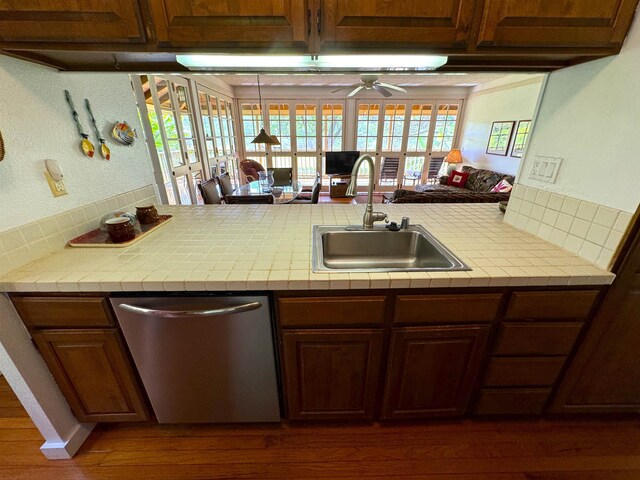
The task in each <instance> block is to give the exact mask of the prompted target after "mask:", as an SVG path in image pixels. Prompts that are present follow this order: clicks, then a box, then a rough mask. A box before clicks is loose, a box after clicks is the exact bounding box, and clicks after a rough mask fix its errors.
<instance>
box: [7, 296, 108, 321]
mask: <svg viewBox="0 0 640 480" xmlns="http://www.w3.org/2000/svg"><path fill="white" fill-rule="evenodd" d="M12 301H13V305H14V307H16V310H17V311H18V313H19V314H20V318H22V321H23V322H24V324H25V325H26V326H28V327H30V328H60V327H77V328H79V327H113V326H115V321H114V319H113V316H112V314H111V309H110V307H109V305H108V302H107V298H106V297H104V296H102V295H97V296H94V295H86V296H68V297H67V296H64V297H63V296H61V297H47V296H27V297H20V296H14V297H12Z"/></svg>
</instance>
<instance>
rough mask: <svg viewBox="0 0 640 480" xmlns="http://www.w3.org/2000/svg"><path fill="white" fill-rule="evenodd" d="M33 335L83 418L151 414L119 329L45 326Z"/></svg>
mask: <svg viewBox="0 0 640 480" xmlns="http://www.w3.org/2000/svg"><path fill="white" fill-rule="evenodd" d="M32 336H33V339H34V341H35V343H36V345H37V346H38V348H39V349H40V353H41V354H42V357H43V358H44V360H45V362H46V363H47V365H48V366H49V369H50V370H51V373H52V374H53V377H54V378H55V379H56V381H57V382H58V385H59V386H60V389H61V390H62V393H63V394H64V396H65V397H66V398H67V400H68V402H69V405H70V406H71V409H72V410H73V413H74V414H75V415H76V417H77V418H78V420H80V421H81V422H120V421H135V420H147V419H148V418H149V415H148V413H147V409H146V407H145V404H144V401H143V400H142V395H141V393H140V390H139V389H138V387H137V383H136V380H135V376H134V373H133V370H132V368H131V366H130V365H129V362H128V360H127V356H126V352H125V349H124V344H123V341H122V339H121V338H120V334H119V332H118V331H117V330H115V329H109V330H107V329H99V330H98V329H96V330H89V329H83V330H43V331H38V332H34V333H33V334H32Z"/></svg>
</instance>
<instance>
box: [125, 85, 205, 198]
mask: <svg viewBox="0 0 640 480" xmlns="http://www.w3.org/2000/svg"><path fill="white" fill-rule="evenodd" d="M136 91H137V93H138V98H139V100H140V97H142V98H143V99H144V101H143V102H141V101H139V102H138V105H139V106H142V105H144V107H145V108H144V109H143V108H141V112H142V113H144V110H145V109H146V113H147V118H148V120H149V123H148V124H147V125H146V128H148V129H150V130H151V137H152V138H153V143H154V144H155V152H156V154H157V157H156V158H157V163H158V164H159V167H160V170H161V172H162V182H163V186H164V189H165V191H166V197H167V201H168V203H169V204H174V205H175V204H179V205H193V204H196V203H203V201H202V198H201V196H200V193H199V192H198V189H197V184H198V183H200V182H201V181H202V180H203V178H204V169H203V163H202V153H201V150H200V147H199V145H198V140H197V133H196V132H197V127H196V119H195V116H194V111H193V104H194V102H193V99H192V98H191V95H192V94H193V92H192V89H191V88H190V86H189V82H188V80H187V79H184V78H182V77H178V76H171V77H164V76H155V75H154V76H151V75H143V76H141V77H140V84H139V85H136Z"/></svg>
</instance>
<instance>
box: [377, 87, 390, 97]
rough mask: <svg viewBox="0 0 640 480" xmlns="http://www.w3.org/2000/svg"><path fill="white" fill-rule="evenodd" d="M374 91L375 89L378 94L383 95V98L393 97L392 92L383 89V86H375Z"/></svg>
mask: <svg viewBox="0 0 640 480" xmlns="http://www.w3.org/2000/svg"><path fill="white" fill-rule="evenodd" d="M373 89H374V90H375V91H376V92H378V93H381V94H382V96H384V97H390V96H391V92H390V91H389V90H387V89H386V88H384V87H381V86H380V85H378V84H374V85H373Z"/></svg>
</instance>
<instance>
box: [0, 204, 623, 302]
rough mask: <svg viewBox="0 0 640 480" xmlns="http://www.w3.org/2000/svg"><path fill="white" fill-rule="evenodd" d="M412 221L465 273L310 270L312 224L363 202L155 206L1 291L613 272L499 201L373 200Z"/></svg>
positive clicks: (351, 215) (352, 215) (573, 281)
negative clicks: (131, 226)
mask: <svg viewBox="0 0 640 480" xmlns="http://www.w3.org/2000/svg"><path fill="white" fill-rule="evenodd" d="M375 209H376V210H379V211H384V212H386V213H387V214H388V215H389V218H390V219H391V220H393V221H398V222H399V221H400V219H401V217H403V216H407V217H410V218H411V223H416V224H421V225H423V226H424V227H425V228H426V229H427V230H429V231H430V232H431V233H432V234H433V235H434V236H435V237H436V238H438V239H439V240H440V241H441V242H442V243H443V244H444V245H446V246H447V247H448V248H449V249H450V250H451V251H452V252H453V253H455V254H456V255H457V256H458V257H460V259H461V260H463V261H464V262H465V263H467V264H468V265H469V266H470V267H471V268H472V271H468V272H451V273H441V272H437V273H428V272H416V273H413V272H412V273H404V272H400V273H333V272H331V273H312V271H311V238H312V235H311V230H312V225H318V224H324V225H347V224H358V223H360V222H361V219H362V214H363V212H364V205H313V206H310V205H272V206H267V205H222V206H213V205H207V206H164V205H163V206H159V207H158V210H159V211H160V213H163V214H171V215H174V219H173V220H172V221H171V222H169V223H168V224H167V225H165V226H163V227H161V228H159V229H158V230H157V231H155V232H154V233H152V234H150V235H149V236H148V237H147V238H144V239H142V240H141V241H140V242H138V243H136V244H134V245H132V246H130V247H126V248H113V249H106V248H103V249H100V248H96V249H93V248H70V247H66V248H64V249H62V250H61V251H59V252H56V253H54V254H50V255H48V256H46V257H44V258H41V259H40V260H37V261H35V262H33V263H31V264H29V265H26V266H24V267H22V268H20V269H18V270H15V271H13V272H11V273H9V274H7V275H5V276H3V277H0V291H4V292H14V291H22V292H96V291H104V292H116V291H185V290H186V291H222V290H236V291H241V290H267V289H268V290H308V289H369V288H428V287H469V286H470V287H486V286H496V287H497V286H525V285H605V284H610V283H611V282H612V281H613V278H614V275H613V274H612V273H609V272H607V271H605V270H602V269H601V268H598V267H596V266H594V265H592V264H590V263H589V262H587V261H586V260H583V259H581V258H579V257H577V256H575V255H573V254H571V253H569V252H568V251H566V250H563V249H561V248H559V247H556V246H554V245H552V244H550V243H548V242H546V241H544V240H541V239H540V238H538V237H535V236H533V235H530V234H528V233H525V232H523V231H520V230H517V229H515V228H513V227H511V226H509V225H507V224H505V223H503V222H502V218H503V216H502V214H501V213H500V212H499V211H498V206H497V204H402V205H375Z"/></svg>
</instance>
